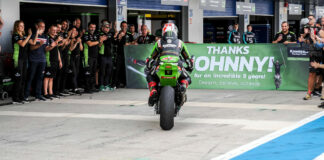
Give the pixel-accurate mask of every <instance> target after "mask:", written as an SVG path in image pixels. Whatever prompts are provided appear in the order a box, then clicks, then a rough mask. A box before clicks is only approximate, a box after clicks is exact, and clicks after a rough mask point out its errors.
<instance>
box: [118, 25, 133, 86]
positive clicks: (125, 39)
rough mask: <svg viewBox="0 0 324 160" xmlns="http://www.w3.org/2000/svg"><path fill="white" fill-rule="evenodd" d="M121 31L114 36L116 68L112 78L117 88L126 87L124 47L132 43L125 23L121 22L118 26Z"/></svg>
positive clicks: (131, 37)
mask: <svg viewBox="0 0 324 160" xmlns="http://www.w3.org/2000/svg"><path fill="white" fill-rule="evenodd" d="M120 28H121V30H120V31H119V32H118V34H117V36H116V43H117V46H118V47H117V57H116V58H117V60H116V61H117V66H116V76H115V77H114V85H116V87H117V88H120V87H125V86H126V70H125V56H124V46H125V45H130V44H132V42H133V41H134V39H133V36H132V34H131V33H129V32H127V22H126V21H123V22H121V24H120Z"/></svg>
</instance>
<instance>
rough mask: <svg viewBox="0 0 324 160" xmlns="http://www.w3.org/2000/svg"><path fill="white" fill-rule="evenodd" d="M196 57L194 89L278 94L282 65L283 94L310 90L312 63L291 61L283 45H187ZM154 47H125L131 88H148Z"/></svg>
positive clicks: (128, 82) (291, 58) (193, 75)
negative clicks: (148, 67) (148, 62)
mask: <svg viewBox="0 0 324 160" xmlns="http://www.w3.org/2000/svg"><path fill="white" fill-rule="evenodd" d="M187 47H188V50H189V52H190V54H191V55H194V56H195V70H194V71H193V72H192V74H191V78H192V84H191V85H190V87H191V88H195V89H253V90H274V89H276V86H275V79H274V76H275V64H274V63H273V62H276V61H278V62H279V63H280V64H282V65H281V67H280V75H281V85H280V88H279V90H306V89H307V78H308V65H309V62H308V61H305V57H298V56H294V57H290V56H288V54H287V47H286V46H285V45H282V44H253V45H235V44H187ZM152 48H153V45H137V46H126V47H125V60H126V73H127V87H129V88H147V82H146V78H145V77H146V76H145V74H144V68H145V59H146V58H147V57H148V56H149V55H150V54H151V50H152Z"/></svg>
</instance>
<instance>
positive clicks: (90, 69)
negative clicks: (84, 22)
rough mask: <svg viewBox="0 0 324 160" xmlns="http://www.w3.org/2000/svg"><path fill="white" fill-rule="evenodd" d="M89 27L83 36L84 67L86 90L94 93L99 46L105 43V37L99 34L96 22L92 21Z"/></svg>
mask: <svg viewBox="0 0 324 160" xmlns="http://www.w3.org/2000/svg"><path fill="white" fill-rule="evenodd" d="M88 29H89V30H88V32H86V33H85V34H84V36H83V41H84V44H83V46H84V50H83V67H84V71H85V72H84V74H85V77H86V80H85V81H86V82H85V83H86V84H85V92H87V93H92V92H93V91H95V84H96V71H97V65H98V59H97V58H98V53H99V47H101V45H102V44H103V41H104V38H103V37H99V34H98V33H96V24H95V23H92V22H90V23H89V25H88Z"/></svg>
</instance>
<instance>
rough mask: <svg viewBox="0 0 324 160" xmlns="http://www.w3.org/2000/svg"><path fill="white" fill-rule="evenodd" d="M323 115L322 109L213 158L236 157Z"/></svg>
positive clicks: (213, 159) (223, 159)
mask: <svg viewBox="0 0 324 160" xmlns="http://www.w3.org/2000/svg"><path fill="white" fill-rule="evenodd" d="M322 116H324V111H322V112H320V113H317V114H315V115H312V116H310V117H308V118H305V119H303V120H301V121H299V122H298V123H296V124H294V125H292V126H290V127H287V128H284V129H281V130H279V131H276V132H273V133H271V134H269V135H266V136H264V137H262V138H260V139H257V140H255V141H252V142H250V143H248V144H246V145H243V146H241V147H238V148H236V149H234V150H232V151H229V152H227V153H225V154H224V155H221V156H219V157H215V158H212V159H211V160H228V159H231V158H234V157H236V156H238V155H241V154H243V153H245V152H247V151H249V150H252V149H253V148H256V147H258V146H260V145H262V144H264V143H267V142H269V141H271V140H273V139H276V138H278V137H280V136H282V135H284V134H286V133H288V132H290V131H292V130H294V129H296V128H299V127H301V126H303V125H305V124H307V123H309V122H312V121H314V120H316V119H318V118H321V117H322Z"/></svg>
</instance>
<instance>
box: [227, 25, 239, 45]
mask: <svg viewBox="0 0 324 160" xmlns="http://www.w3.org/2000/svg"><path fill="white" fill-rule="evenodd" d="M238 29H239V24H238V23H235V24H234V29H233V30H232V31H231V32H230V34H229V36H228V43H229V44H232V43H236V44H240V43H241V33H240V32H239V31H238Z"/></svg>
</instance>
